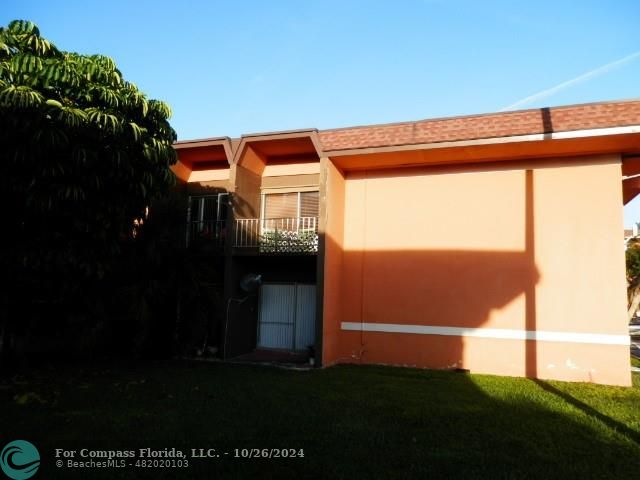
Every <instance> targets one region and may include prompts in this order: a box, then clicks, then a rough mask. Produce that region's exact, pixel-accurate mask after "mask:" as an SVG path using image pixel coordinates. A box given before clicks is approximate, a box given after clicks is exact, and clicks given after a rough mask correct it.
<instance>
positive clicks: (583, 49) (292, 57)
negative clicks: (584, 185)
mask: <svg viewBox="0 0 640 480" xmlns="http://www.w3.org/2000/svg"><path fill="white" fill-rule="evenodd" d="M14 18H22V19H28V20H32V21H34V22H36V23H37V24H38V25H39V27H40V30H41V33H42V34H43V35H44V36H45V37H47V38H48V39H50V40H52V41H53V42H54V43H55V44H56V45H57V46H58V47H59V48H61V49H64V50H74V51H78V52H81V53H102V54H105V55H109V56H111V57H112V58H114V60H115V61H116V63H117V64H118V66H119V68H120V70H121V71H122V72H123V74H124V75H125V77H126V78H127V79H128V80H130V81H133V82H134V83H136V84H137V85H138V86H139V87H140V88H141V89H142V90H143V91H144V92H146V93H147V94H148V95H149V96H150V97H153V98H159V99H162V100H165V101H166V102H168V103H169V104H170V105H171V107H172V109H173V112H174V116H173V119H172V124H173V126H174V128H175V129H176V130H177V132H178V136H179V138H180V139H188V138H198V137H213V136H220V135H229V136H237V135H240V134H242V133H250V132H261V131H273V130H285V129H294V128H307V127H317V128H331V127H340V126H349V125H359V124H370V123H384V122H394V121H402V120H417V119H422V118H431V117H441V116H448V115H460V114H470V113H481V112H491V111H496V110H500V109H502V108H504V107H506V106H508V105H511V104H513V103H515V102H517V101H519V100H522V99H523V98H526V97H528V96H530V95H533V94H536V93H538V92H540V91H544V90H546V89H549V88H552V87H554V86H556V85H558V84H561V83H562V82H566V81H568V80H571V79H574V78H576V77H578V76H580V75H582V74H584V73H587V72H589V71H592V70H594V69H597V68H598V67H601V66H603V65H607V64H609V63H611V62H614V61H616V60H618V59H621V58H623V57H626V56H628V55H631V54H633V53H635V52H638V51H640V35H638V28H639V25H640V3H638V2H637V1H634V0H629V1H625V0H618V1H602V0H600V1H590V0H581V1H577V0H576V1H559V0H556V1H546V0H536V1H527V2H525V1H517V0H511V1H462V0H459V1H458V0H449V1H446V0H422V1H417V0H416V1H410V0H395V1H392V0H388V1H385V2H382V1H375V0H368V1H355V0H354V1H351V0H341V1H334V0H326V1H313V0H297V1H276V0H272V1H268V2H267V1H231V0H229V1H227V2H221V1H188V0H185V1H182V2H178V1H175V0H174V1H171V2H168V1H162V0H156V1H144V0H143V1H122V0H110V1H104V0H103V1H90V0H85V1H75V0H68V1H56V0H42V1H41V0H30V1H28V2H27V1H25V0H8V1H7V0H5V1H4V2H3V8H2V9H1V10H0V23H1V24H6V23H7V22H8V21H10V20H12V19H14ZM636 97H640V57H635V58H634V59H633V60H631V61H628V62H626V63H624V64H622V65H619V66H617V68H613V69H611V70H609V71H607V72H605V73H603V74H601V75H596V76H593V77H591V78H589V79H587V80H585V81H583V82H579V83H576V84H573V85H571V86H569V87H568V88H565V89H562V90H560V91H557V92H555V93H554V94H553V95H550V96H547V97H545V98H541V99H538V100H536V101H534V102H532V103H528V104H526V105H523V106H522V108H528V107H540V106H548V105H561V104H571V103H583V102H592V101H600V100H611V99H619V98H636ZM636 203H637V205H636V204H634V205H631V206H630V207H627V208H626V209H625V223H626V224H627V225H629V224H630V223H631V222H632V221H635V220H640V202H636Z"/></svg>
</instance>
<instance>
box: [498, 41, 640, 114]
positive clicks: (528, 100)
mask: <svg viewBox="0 0 640 480" xmlns="http://www.w3.org/2000/svg"><path fill="white" fill-rule="evenodd" d="M638 57H640V51H637V52H635V53H632V54H631V55H627V56H626V57H624V58H621V59H620V60H616V61H615V62H611V63H607V64H606V65H603V66H601V67H598V68H596V69H595V70H591V71H590V72H587V73H583V74H582V75H580V76H578V77H576V78H573V79H571V80H567V81H566V82H562V83H559V84H558V85H556V86H555V87H551V88H547V89H546V90H542V91H541V92H538V93H536V94H534V95H531V96H529V97H525V98H523V99H522V100H518V101H517V102H516V103H512V104H511V105H509V106H506V107H504V108H502V109H501V110H500V111H501V112H504V111H507V110H513V109H514V108H517V107H521V106H523V105H527V104H529V103H532V102H535V101H536V100H541V99H543V98H547V97H549V96H551V95H553V94H555V93H557V92H559V91H560V90H564V89H565V88H569V87H572V86H573V85H576V84H578V83H582V82H585V81H587V80H590V79H592V78H593V77H597V76H598V75H603V74H605V73H607V72H610V71H611V70H613V69H615V68H617V67H619V66H621V65H624V64H625V63H629V62H631V61H633V60H635V59H636V58H638Z"/></svg>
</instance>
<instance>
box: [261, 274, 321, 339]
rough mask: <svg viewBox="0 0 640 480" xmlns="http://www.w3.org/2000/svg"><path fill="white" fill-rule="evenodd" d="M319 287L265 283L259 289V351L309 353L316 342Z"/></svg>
mask: <svg viewBox="0 0 640 480" xmlns="http://www.w3.org/2000/svg"><path fill="white" fill-rule="evenodd" d="M315 319H316V286H315V285H306V284H294V283H291V284H276V283H271V284H270V283H265V284H263V285H262V286H261V287H260V315H259V323H258V345H257V346H258V348H279V349H285V350H306V349H307V348H308V347H309V346H312V345H313V344H314V343H315V338H316V337H315V323H316V322H315Z"/></svg>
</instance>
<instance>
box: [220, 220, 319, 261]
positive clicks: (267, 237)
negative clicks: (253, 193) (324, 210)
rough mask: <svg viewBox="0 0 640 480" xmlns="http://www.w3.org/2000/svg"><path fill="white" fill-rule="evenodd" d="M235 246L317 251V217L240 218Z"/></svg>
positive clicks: (269, 251) (283, 250)
mask: <svg viewBox="0 0 640 480" xmlns="http://www.w3.org/2000/svg"><path fill="white" fill-rule="evenodd" d="M233 246H234V247H236V248H254V249H256V248H257V249H258V250H259V251H260V252H261V253H315V252H317V251H318V217H289V218H241V219H237V220H236V228H235V237H234V243H233Z"/></svg>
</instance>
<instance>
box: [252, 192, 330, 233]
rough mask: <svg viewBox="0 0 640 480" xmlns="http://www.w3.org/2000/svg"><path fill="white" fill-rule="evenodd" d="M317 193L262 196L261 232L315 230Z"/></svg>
mask: <svg viewBox="0 0 640 480" xmlns="http://www.w3.org/2000/svg"><path fill="white" fill-rule="evenodd" d="M318 199H319V196H318V192H289V193H269V194H266V195H265V196H264V206H263V212H262V213H263V221H262V224H263V225H262V228H263V230H286V231H297V232H300V231H306V230H315V229H316V227H317V220H316V218H317V217H318Z"/></svg>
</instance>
